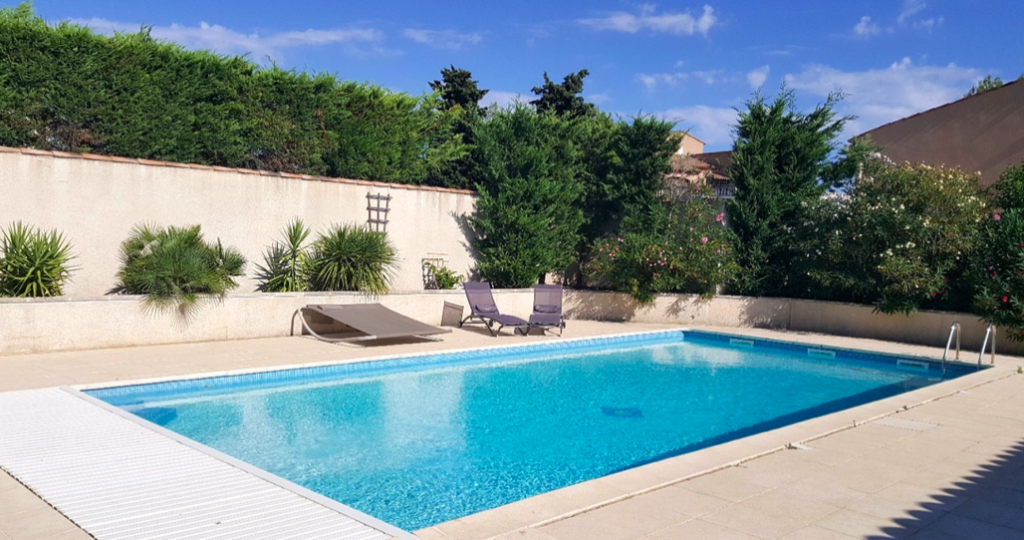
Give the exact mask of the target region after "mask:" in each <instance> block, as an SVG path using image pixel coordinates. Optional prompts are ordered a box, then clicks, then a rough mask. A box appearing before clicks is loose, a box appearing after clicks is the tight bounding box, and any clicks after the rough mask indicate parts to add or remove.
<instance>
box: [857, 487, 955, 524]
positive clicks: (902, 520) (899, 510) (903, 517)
mask: <svg viewBox="0 0 1024 540" xmlns="http://www.w3.org/2000/svg"><path fill="white" fill-rule="evenodd" d="M846 508H847V509H849V510H853V511H855V512H860V513H861V514H867V515H869V516H874V517H877V518H881V519H884V520H888V521H891V522H893V523H896V524H899V525H900V526H901V527H904V528H907V529H920V528H923V527H925V526H926V525H928V524H929V523H931V522H933V521H935V520H937V519H939V518H941V517H942V516H944V515H946V512H945V511H943V510H938V509H935V508H930V509H929V508H923V507H921V506H918V505H917V504H914V503H912V502H906V501H898V500H893V499H888V498H885V497H880V496H878V495H868V496H867V497H864V498H863V499H860V500H859V501H856V502H854V503H852V504H850V505H849V506H847V507H846Z"/></svg>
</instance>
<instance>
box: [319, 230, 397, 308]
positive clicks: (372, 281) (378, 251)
mask: <svg viewBox="0 0 1024 540" xmlns="http://www.w3.org/2000/svg"><path fill="white" fill-rule="evenodd" d="M397 261H398V254H397V252H396V251H395V248H394V246H392V245H391V242H389V241H388V237H387V234H385V233H381V232H374V231H370V230H367V229H365V228H363V227H358V226H355V225H335V226H334V227H332V228H330V229H329V230H327V231H325V232H323V233H321V234H320V237H319V238H318V239H317V241H316V242H314V243H313V245H312V247H311V249H310V252H309V260H308V266H307V268H308V272H309V273H308V275H309V285H310V289H311V290H314V291H361V292H364V293H367V294H372V295H378V294H385V293H387V292H388V291H389V290H390V289H391V282H392V280H393V279H394V274H395V265H396V263H397Z"/></svg>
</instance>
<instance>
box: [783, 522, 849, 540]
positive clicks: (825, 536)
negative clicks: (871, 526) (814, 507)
mask: <svg viewBox="0 0 1024 540" xmlns="http://www.w3.org/2000/svg"><path fill="white" fill-rule="evenodd" d="M782 540H860V538H857V537H853V536H850V535H848V534H843V533H841V532H837V531H833V530H831V529H825V528H822V527H818V526H817V525H811V526H810V527H804V528H802V529H799V530H796V531H793V532H792V533H791V534H787V535H786V536H783V537H782Z"/></svg>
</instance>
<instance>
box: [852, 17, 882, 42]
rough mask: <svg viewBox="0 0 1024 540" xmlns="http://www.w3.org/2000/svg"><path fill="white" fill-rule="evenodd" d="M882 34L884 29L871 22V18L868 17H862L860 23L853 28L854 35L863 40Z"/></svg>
mask: <svg viewBox="0 0 1024 540" xmlns="http://www.w3.org/2000/svg"><path fill="white" fill-rule="evenodd" d="M881 33H882V27H881V26H878V25H877V24H875V23H873V22H871V17H868V16H867V15H865V16H863V17H861V18H860V22H859V23H857V24H856V25H854V27H853V35H854V36H857V37H859V38H863V39H868V38H869V37H872V36H877V35H878V34H881Z"/></svg>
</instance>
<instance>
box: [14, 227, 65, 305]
mask: <svg viewBox="0 0 1024 540" xmlns="http://www.w3.org/2000/svg"><path fill="white" fill-rule="evenodd" d="M72 258H74V257H73V256H72V255H71V246H70V245H69V244H68V242H67V241H66V240H65V239H64V236H63V235H62V234H60V233H59V232H57V231H56V230H52V231H43V230H38V229H35V228H33V227H31V226H28V225H25V224H23V223H21V222H17V223H14V224H12V225H10V226H9V227H8V228H7V230H5V231H3V234H2V236H0V296H18V297H38V296H60V295H62V294H64V284H65V283H67V281H68V280H69V279H70V278H71V267H70V266H69V263H70V261H71V259H72Z"/></svg>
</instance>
